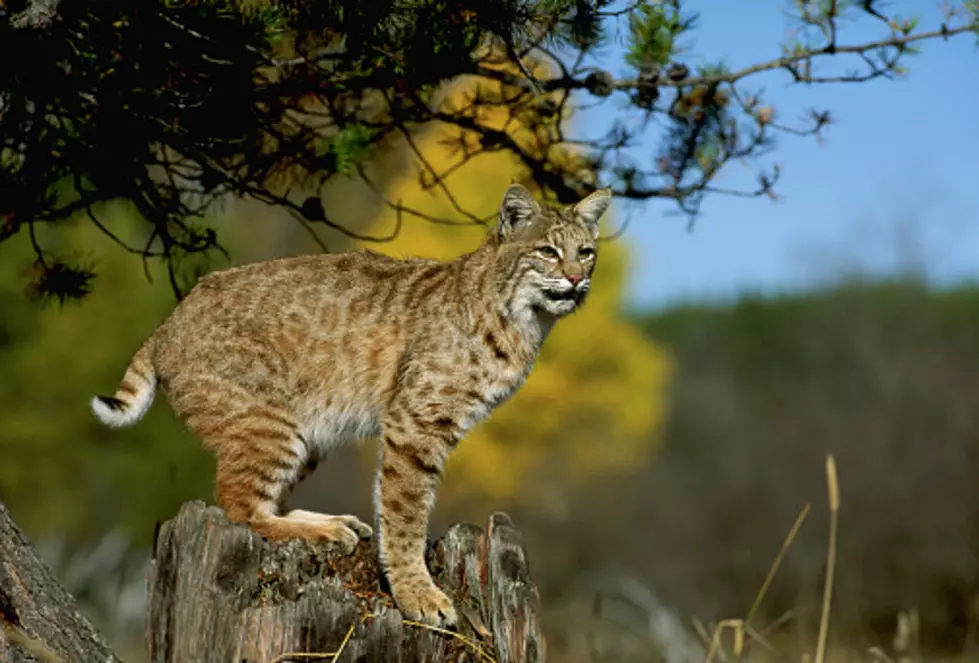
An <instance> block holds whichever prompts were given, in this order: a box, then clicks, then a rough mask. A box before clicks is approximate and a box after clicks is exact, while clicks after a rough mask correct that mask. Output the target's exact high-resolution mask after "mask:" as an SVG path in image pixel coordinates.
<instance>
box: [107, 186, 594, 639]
mask: <svg viewBox="0 0 979 663" xmlns="http://www.w3.org/2000/svg"><path fill="white" fill-rule="evenodd" d="M610 195H611V194H610V192H609V190H608V189H601V190H598V191H596V192H595V193H592V194H591V195H589V196H587V197H586V198H584V199H582V200H581V201H579V202H578V203H577V204H575V205H572V206H569V207H565V208H562V209H557V208H552V207H549V206H542V205H540V204H538V203H537V202H536V201H535V200H534V199H533V198H532V197H531V195H530V193H529V192H528V191H527V190H526V189H525V188H523V187H521V186H520V185H517V184H513V185H511V186H510V187H509V188H508V189H507V190H506V192H505V193H504V195H503V199H502V202H501V203H500V208H499V216H498V222H497V224H496V226H495V228H493V229H492V230H491V231H490V232H488V233H487V237H486V239H485V240H484V242H483V243H482V245H481V246H480V247H479V248H477V249H476V250H475V251H473V252H471V253H467V254H464V255H462V256H459V257H457V258H455V259H453V260H450V261H446V262H439V261H435V260H424V259H417V258H411V259H403V260H402V259H396V258H392V257H387V256H383V255H380V254H377V253H374V252H371V251H367V250H362V251H356V252H350V253H342V254H335V255H310V256H299V257H293V258H286V259H278V260H270V261H266V262H258V263H253V264H248V265H243V266H239V267H234V268H231V269H227V270H223V271H218V272H214V273H212V274H209V275H207V276H205V277H204V278H202V279H201V280H200V281H199V282H198V284H197V285H196V286H195V287H194V288H193V289H192V290H191V292H190V293H189V294H188V295H187V297H186V298H185V299H184V300H183V301H182V302H181V303H180V304H179V305H178V306H177V307H176V308H175V310H174V311H173V313H172V314H171V315H170V317H169V318H168V319H167V320H166V321H165V322H164V323H163V324H162V325H161V326H160V327H159V328H158V329H157V330H156V331H155V332H154V333H153V334H152V335H151V336H150V337H149V339H147V340H146V341H145V342H144V343H143V345H142V346H141V347H140V348H139V350H138V351H137V352H136V354H135V356H134V357H133V359H132V363H131V364H130V365H129V368H128V369H127V371H126V373H125V376H124V377H123V379H122V383H121V384H120V386H119V388H118V391H117V392H116V393H115V395H114V396H96V397H95V398H94V399H92V403H91V405H92V409H93V411H94V412H95V414H96V415H97V416H98V418H99V419H101V420H102V422H104V423H105V424H107V425H109V426H129V425H132V424H134V423H136V422H137V421H138V420H139V419H140V418H141V417H142V416H143V414H144V413H145V412H146V410H147V409H148V408H149V406H150V404H151V402H152V401H153V397H154V393H155V389H156V386H157V385H159V386H161V387H162V388H163V389H164V390H165V391H166V392H167V395H168V399H169V401H170V403H171V405H172V407H173V409H174V411H175V412H176V414H177V416H178V417H179V418H180V419H181V420H182V421H183V422H184V423H185V424H186V425H187V427H188V428H189V429H190V430H192V431H193V432H194V433H195V434H196V435H197V436H199V437H200V438H201V439H202V440H203V443H204V445H205V447H206V448H208V449H209V450H211V451H212V452H213V453H214V454H215V455H216V459H217V471H216V477H215V484H216V491H215V492H216V498H217V501H218V504H219V506H220V507H221V508H222V509H223V510H224V511H225V513H226V514H227V516H228V518H229V519H230V520H232V521H235V522H240V523H247V524H248V525H249V526H251V527H252V529H254V530H255V531H256V532H258V533H259V534H261V535H262V536H264V537H265V538H267V539H269V540H280V539H288V538H301V539H305V540H309V541H332V542H335V543H337V544H339V545H340V547H341V548H342V549H343V550H344V552H346V553H349V552H351V551H352V550H353V549H354V547H355V546H356V545H357V542H358V540H359V538H361V537H364V538H367V537H369V536H371V534H372V529H371V527H369V526H368V525H366V524H365V523H363V522H361V521H360V520H359V519H358V518H356V517H355V516H351V515H342V516H334V515H325V514H321V513H313V512H310V511H302V510H292V511H289V512H288V513H283V511H284V509H283V503H284V502H285V499H286V498H287V496H288V495H289V494H290V492H291V491H292V489H293V488H294V487H295V485H296V484H297V483H298V482H299V481H302V479H303V478H305V476H306V475H307V474H308V473H309V472H311V471H312V470H313V469H314V468H315V466H316V463H317V462H318V461H319V459H320V457H321V456H322V455H323V454H324V453H325V452H326V451H328V450H329V449H330V448H332V447H334V446H335V445H338V444H341V443H344V442H347V441H348V440H352V439H356V438H364V437H377V438H380V441H381V444H380V453H379V468H378V472H377V474H376V480H375V486H374V503H375V510H376V524H377V526H378V528H379V546H378V549H379V551H380V555H379V556H380V562H381V565H382V568H383V569H384V573H385V575H386V577H387V580H388V582H389V584H390V587H391V592H392V594H393V597H394V600H395V602H396V603H397V605H398V607H399V609H400V610H401V612H402V614H403V615H405V617H407V618H409V619H415V620H420V621H423V622H425V623H429V624H434V625H438V624H444V625H451V624H453V623H455V621H456V611H455V608H454V607H453V605H452V602H451V601H450V600H449V598H448V597H447V596H446V595H445V594H444V593H442V591H440V590H439V589H438V587H436V586H435V583H434V582H433V581H432V577H431V575H430V574H429V571H428V569H427V568H426V565H425V558H424V553H425V543H426V533H427V528H428V518H429V513H430V511H431V509H432V506H433V504H434V500H435V491H436V486H437V483H438V480H439V477H440V475H441V473H442V466H443V463H444V462H445V460H446V457H447V456H448V455H449V453H450V452H451V451H452V450H453V449H454V448H455V447H456V445H457V444H458V443H459V441H460V440H461V438H462V437H463V435H464V434H465V433H466V431H467V430H468V429H470V428H471V427H472V426H473V425H475V424H476V423H477V422H479V421H480V420H482V419H484V418H485V417H486V416H487V415H488V414H489V413H490V411H491V410H492V409H493V408H494V407H496V406H497V405H499V404H500V403H501V402H503V401H504V400H506V399H507V398H508V397H509V396H510V395H511V394H512V393H513V392H514V391H515V390H516V389H517V388H518V387H519V386H520V385H521V384H522V383H523V381H524V379H525V378H526V377H527V374H528V373H529V371H530V370H531V367H532V365H533V363H534V361H535V359H536V357H537V354H538V351H539V350H540V347H541V343H543V341H544V339H545V337H546V336H547V334H548V332H549V331H550V330H551V328H552V326H553V325H554V324H555V322H556V321H557V320H558V319H559V318H562V317H564V316H566V315H568V314H569V313H571V312H573V311H574V310H575V309H577V308H578V307H579V306H581V305H582V303H583V302H584V300H585V296H586V294H587V293H588V290H589V286H590V283H591V275H592V270H593V269H594V268H595V262H596V259H597V251H596V238H597V235H598V225H599V219H600V218H601V216H602V215H603V214H604V213H605V211H606V209H607V208H608V205H609V202H610V200H611V197H610Z"/></svg>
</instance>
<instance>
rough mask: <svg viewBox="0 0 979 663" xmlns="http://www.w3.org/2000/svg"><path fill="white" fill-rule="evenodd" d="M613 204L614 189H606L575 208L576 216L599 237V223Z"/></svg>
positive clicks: (583, 200) (582, 200) (592, 195)
mask: <svg viewBox="0 0 979 663" xmlns="http://www.w3.org/2000/svg"><path fill="white" fill-rule="evenodd" d="M611 202H612V189H609V188H607V187H606V188H604V189H599V190H598V191H595V192H594V193H591V194H589V195H587V196H585V197H584V198H582V199H581V200H580V201H578V203H576V204H575V206H574V213H575V215H576V216H577V217H578V218H579V219H581V221H582V223H584V224H585V225H586V226H587V227H588V229H589V230H591V232H592V234H593V235H595V237H598V222H599V221H600V220H601V218H602V215H603V214H605V212H606V211H608V207H609V205H610V204H611Z"/></svg>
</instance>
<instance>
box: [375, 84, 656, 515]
mask: <svg viewBox="0 0 979 663" xmlns="http://www.w3.org/2000/svg"><path fill="white" fill-rule="evenodd" d="M484 84H485V83H484ZM464 93H465V90H458V89H457V90H455V91H454V94H457V95H461V94H464ZM490 121H492V119H490ZM452 135H453V130H451V129H448V128H446V127H438V128H436V129H433V130H431V131H430V132H429V133H427V134H426V135H424V136H423V137H421V138H420V139H419V140H418V142H417V144H418V148H419V151H420V152H421V153H422V154H423V155H424V157H425V160H426V161H427V162H428V164H430V165H431V166H433V167H434V169H435V170H436V171H437V172H444V171H445V169H447V168H449V167H450V166H452V165H453V164H455V163H457V162H458V160H459V158H460V157H459V155H458V154H457V153H456V152H455V151H454V150H453V148H452V146H451V141H447V140H445V139H446V137H447V136H452ZM455 135H457V134H455ZM520 173H521V171H520V168H519V164H518V163H517V162H516V161H515V159H514V158H513V157H511V156H508V155H505V154H502V153H490V154H483V155H480V156H477V157H475V158H473V159H472V160H471V161H469V162H468V163H467V164H465V165H463V166H462V167H460V168H458V169H457V170H455V171H454V172H452V173H451V174H450V175H449V176H448V177H447V178H446V179H445V182H446V185H447V187H448V189H449V190H450V191H451V192H452V194H453V196H454V197H455V199H456V200H457V201H458V202H459V204H460V206H461V207H462V208H463V209H465V210H467V211H469V212H471V213H473V214H475V215H476V216H477V217H480V218H485V217H487V216H491V215H493V214H494V212H495V210H496V209H497V208H498V205H499V200H500V197H501V196H502V193H503V190H504V189H505V188H506V186H507V185H508V184H509V183H510V182H511V181H512V180H513V179H514V178H515V177H518V176H519V175H520ZM387 195H388V196H389V199H391V200H399V201H401V202H402V204H403V205H404V206H405V207H408V208H412V209H416V210H419V211H422V212H424V213H426V214H430V215H432V216H434V217H438V218H442V219H456V220H459V221H460V222H464V221H465V220H466V217H464V216H463V215H461V214H459V213H458V212H457V211H456V210H455V207H454V206H453V205H452V203H451V201H450V200H449V198H448V197H447V196H446V194H445V192H444V191H442V190H441V189H439V188H438V187H423V186H422V185H421V184H420V182H419V179H418V177H417V176H416V175H415V174H413V173H406V174H405V175H404V176H402V177H401V178H400V179H398V180H395V181H394V182H393V183H392V185H391V186H390V187H389V190H388V191H387ZM607 216H611V214H609V215H607ZM394 222H395V219H394V213H393V212H392V211H390V210H386V211H385V212H383V213H381V214H380V215H379V216H378V218H377V219H376V220H375V222H374V226H373V230H374V231H375V232H382V231H384V230H386V229H388V228H390V227H391V226H392V225H393V224H394ZM485 233H486V228H485V227H483V226H480V225H477V224H475V223H470V224H468V225H441V224H434V223H430V222H427V221H423V220H420V219H408V220H407V221H406V228H405V229H404V231H403V232H402V233H401V234H400V235H399V236H398V237H397V238H396V239H395V240H394V241H392V242H391V243H388V244H382V245H379V246H372V248H374V249H375V250H379V251H382V252H385V253H388V254H389V255H395V256H406V255H420V256H425V257H434V258H439V259H448V258H452V257H454V256H457V255H459V254H460V253H462V252H465V251H468V250H471V249H473V248H475V247H476V246H477V245H478V244H479V243H480V242H481V241H482V239H483V237H484V235H485ZM599 252H600V255H599V261H598V265H597V267H596V273H595V276H594V281H593V286H592V291H591V293H590V294H589V298H588V301H587V303H586V304H585V306H584V307H583V308H582V310H581V311H579V312H577V313H575V314H574V315H572V316H571V317H570V318H568V319H565V320H563V321H562V322H560V323H559V324H558V325H557V326H556V328H555V330H554V331H553V332H552V334H551V336H550V337H549V338H548V340H547V342H546V343H545V344H544V349H543V351H542V354H541V357H540V359H539V361H538V363H537V365H536V366H535V368H534V370H533V371H532V373H531V375H530V377H529V378H528V380H527V382H526V383H525V384H524V386H523V387H522V388H521V389H520V390H519V391H518V392H517V393H516V394H515V395H514V396H513V397H512V398H511V399H510V400H509V401H508V402H506V403H504V404H503V405H502V406H500V407H499V408H498V409H497V410H496V411H495V412H494V413H493V414H492V415H491V416H490V418H489V419H488V420H487V421H485V422H484V423H483V424H481V425H480V426H477V427H476V428H475V429H474V430H473V431H471V432H470V433H469V435H467V437H466V439H465V440H464V441H463V442H462V444H461V445H460V447H459V450H458V451H457V452H456V453H455V454H453V456H452V459H451V460H450V468H449V470H448V472H447V480H446V484H445V487H444V488H443V490H442V492H441V493H440V495H446V496H448V497H449V498H450V499H451V497H452V496H461V495H462V494H466V493H469V494H483V495H487V496H490V497H492V498H493V499H495V500H498V501H507V500H514V499H516V498H518V497H519V498H522V499H528V498H531V499H532V498H533V496H534V495H535V494H536V493H538V492H540V491H541V490H546V491H551V490H553V489H554V488H555V487H558V488H560V489H561V490H569V489H571V488H573V486H574V485H575V483H577V482H580V481H583V480H585V479H589V478H595V477H599V476H601V475H602V474H604V473H609V472H616V471H624V470H628V469H629V468H633V467H636V466H638V465H641V464H643V463H645V462H646V461H647V459H648V457H649V455H650V454H651V452H652V451H653V450H654V448H655V444H656V441H657V437H658V436H657V429H658V427H659V426H660V424H661V422H662V420H663V417H664V409H665V408H664V404H665V388H666V383H667V379H668V376H669V373H670V367H671V364H670V361H669V357H668V355H667V354H666V351H665V350H664V349H662V348H660V347H658V346H656V345H653V344H652V343H650V342H649V341H648V340H647V339H645V338H644V337H643V336H642V335H641V334H640V333H639V331H638V330H637V329H636V328H634V327H633V326H632V325H631V324H630V323H629V322H628V321H627V320H625V319H624V317H623V315H622V313H621V310H620V304H621V298H622V292H623V286H624V283H625V278H626V267H627V257H628V251H627V247H626V246H625V244H624V242H623V240H621V239H620V240H617V241H615V242H609V243H604V244H603V245H602V246H601V248H600V249H599Z"/></svg>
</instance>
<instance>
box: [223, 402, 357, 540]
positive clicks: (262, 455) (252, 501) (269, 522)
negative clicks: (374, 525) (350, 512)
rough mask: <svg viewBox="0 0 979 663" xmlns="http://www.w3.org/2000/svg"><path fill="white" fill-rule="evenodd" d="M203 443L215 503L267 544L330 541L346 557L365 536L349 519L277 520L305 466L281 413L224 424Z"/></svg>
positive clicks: (303, 451) (299, 441) (301, 447)
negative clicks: (212, 472)
mask: <svg viewBox="0 0 979 663" xmlns="http://www.w3.org/2000/svg"><path fill="white" fill-rule="evenodd" d="M207 444H208V446H209V447H211V448H212V449H214V450H215V452H216V454H217V461H218V462H217V476H216V479H215V484H216V493H217V501H218V505H219V506H220V507H221V508H222V509H223V510H224V512H225V515H227V517H228V519H229V520H232V521H234V522H239V523H247V524H248V525H249V526H250V527H251V528H252V529H253V530H254V531H255V532H257V533H258V534H260V535H262V536H264V537H265V538H266V539H269V540H270V541H281V540H284V539H304V540H306V541H330V542H334V543H337V544H339V546H340V548H341V550H342V551H343V552H344V553H347V554H349V553H350V552H352V551H353V549H354V548H355V547H356V546H357V542H358V541H359V540H360V537H361V536H369V535H370V528H366V525H363V523H360V521H358V520H357V519H356V518H354V517H353V516H326V515H324V514H319V515H318V517H316V518H311V517H302V515H301V514H308V513H309V512H299V514H296V512H291V513H290V514H289V515H287V516H283V515H281V512H282V508H281V504H282V502H283V501H284V500H285V498H286V497H287V496H288V495H289V493H290V492H291V491H292V488H293V487H294V486H295V484H296V483H297V481H298V480H299V478H300V475H301V474H302V472H303V469H304V467H306V465H307V463H308V461H309V449H308V447H307V445H306V442H305V441H304V440H303V438H302V437H301V436H300V435H299V432H298V428H297V427H296V426H295V425H293V424H292V423H291V420H290V419H289V418H288V417H286V416H284V415H282V414H281V413H274V416H272V415H269V416H266V417H265V418H264V420H260V421H256V420H255V418H254V417H251V418H249V419H247V420H246V419H241V420H238V421H236V422H234V423H231V424H228V425H224V426H222V427H221V428H220V431H219V432H214V433H212V434H211V435H209V436H208V437H207ZM358 524H359V525H361V526H358ZM364 528H366V530H365V529H364Z"/></svg>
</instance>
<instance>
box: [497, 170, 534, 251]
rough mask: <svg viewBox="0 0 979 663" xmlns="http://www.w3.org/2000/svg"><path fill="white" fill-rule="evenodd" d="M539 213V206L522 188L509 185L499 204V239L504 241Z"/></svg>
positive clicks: (517, 185)
mask: <svg viewBox="0 0 979 663" xmlns="http://www.w3.org/2000/svg"><path fill="white" fill-rule="evenodd" d="M539 212H540V205H539V204H538V203H537V201H536V200H534V197H533V196H531V195H530V192H529V191H527V189H525V188H524V187H522V186H521V185H519V184H511V185H510V186H508V187H507V190H506V191H505V192H504V193H503V200H502V201H501V202H500V222H499V233H500V239H506V238H507V237H509V236H510V235H512V234H513V233H514V232H515V231H517V230H520V229H521V228H524V227H526V226H527V225H529V224H530V222H531V221H532V220H533V218H534V216H536V215H537V214H538V213H539Z"/></svg>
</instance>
